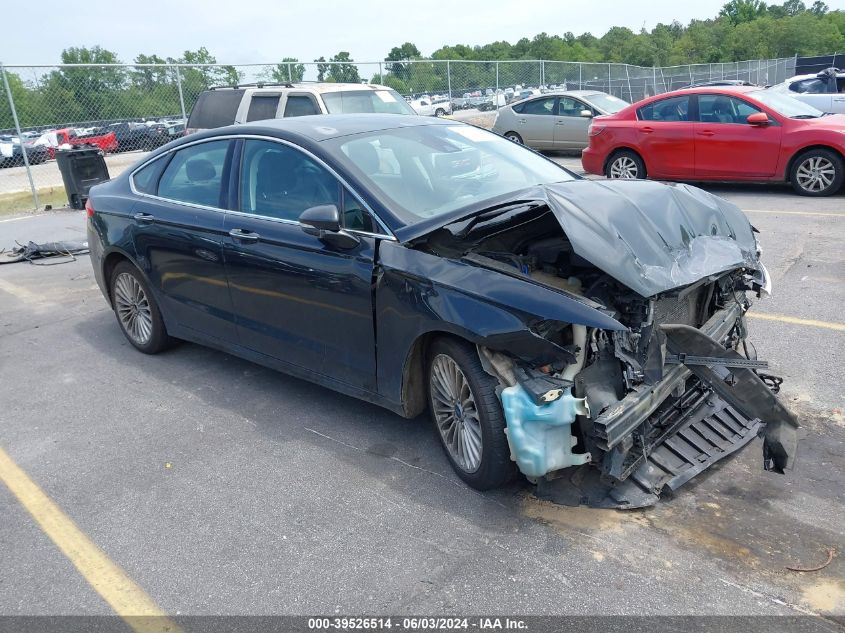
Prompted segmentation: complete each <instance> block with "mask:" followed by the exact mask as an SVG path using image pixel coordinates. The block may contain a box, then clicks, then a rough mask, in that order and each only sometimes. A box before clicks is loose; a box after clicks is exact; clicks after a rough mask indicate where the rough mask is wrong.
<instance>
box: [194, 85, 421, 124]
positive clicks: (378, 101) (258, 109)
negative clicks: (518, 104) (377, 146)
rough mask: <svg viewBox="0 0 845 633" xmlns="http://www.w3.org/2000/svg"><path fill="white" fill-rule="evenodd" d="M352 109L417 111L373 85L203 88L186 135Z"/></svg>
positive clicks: (344, 111) (387, 112) (396, 96)
mask: <svg viewBox="0 0 845 633" xmlns="http://www.w3.org/2000/svg"><path fill="white" fill-rule="evenodd" d="M352 112H377V113H383V114H384V113H386V114H416V112H414V110H413V109H412V108H411V106H409V105H408V103H407V102H406V101H405V99H403V98H402V96H401V95H400V94H399V93H398V92H396V91H395V90H393V89H392V88H388V87H386V86H378V85H374V84H351V83H307V82H303V83H286V84H255V85H248V86H243V85H241V86H231V87H226V88H212V89H210V90H206V91H205V92H202V93H201V94H200V96H199V98H198V99H197V102H196V104H194V108H193V110H191V116H190V117H189V118H188V126H187V130H186V134H190V133H191V132H197V131H199V130H207V129H211V128H216V127H223V126H226V125H232V124H233V123H249V122H250V121H261V120H264V119H277V118H282V117H289V116H306V115H309V114H344V113H347V114H348V113H352Z"/></svg>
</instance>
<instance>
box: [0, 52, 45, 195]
mask: <svg viewBox="0 0 845 633" xmlns="http://www.w3.org/2000/svg"><path fill="white" fill-rule="evenodd" d="M0 74H2V75H3V85H4V86H5V87H6V95H7V96H8V97H9V109H11V111H12V120H14V122H15V131H16V132H17V133H18V142H19V143H20V145H21V156H23V164H24V166H25V167H26V177H27V178H29V190H30V191H31V192H32V202H33V204H34V205H35V209H36V210H38V207H40V206H41V205H40V204H39V202H38V191H36V189H35V181H34V180H33V179H32V170H31V169H30V168H29V156H27V154H26V145H25V144H24V142H23V135H22V134H21V123H20V121H18V112H17V110H16V109H15V100H14V99H13V98H12V89H11V88H10V87H9V79H8V77H6V68H5V67H4V66H3V64H2V63H0Z"/></svg>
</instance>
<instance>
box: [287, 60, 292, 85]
mask: <svg viewBox="0 0 845 633" xmlns="http://www.w3.org/2000/svg"><path fill="white" fill-rule="evenodd" d="M288 82H290V83H293V74H291V72H290V62H288Z"/></svg>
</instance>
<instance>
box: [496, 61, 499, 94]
mask: <svg viewBox="0 0 845 633" xmlns="http://www.w3.org/2000/svg"><path fill="white" fill-rule="evenodd" d="M496 94H499V62H498V60H497V61H496Z"/></svg>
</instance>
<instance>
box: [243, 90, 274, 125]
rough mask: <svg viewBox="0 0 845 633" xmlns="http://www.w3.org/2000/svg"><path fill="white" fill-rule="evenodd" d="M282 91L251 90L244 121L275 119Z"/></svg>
mask: <svg viewBox="0 0 845 633" xmlns="http://www.w3.org/2000/svg"><path fill="white" fill-rule="evenodd" d="M281 99H282V93H280V92H276V93H268V92H253V93H252V94H251V95H250V98H249V104H248V106H247V112H246V122H247V123H249V122H251V121H263V120H265V119H275V118H276V116H277V113H278V110H279V102H280V101H281Z"/></svg>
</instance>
